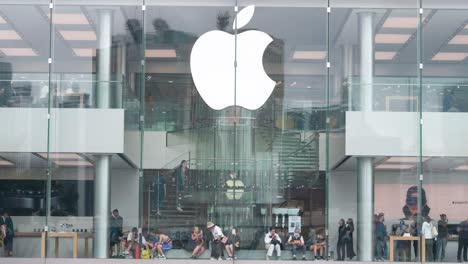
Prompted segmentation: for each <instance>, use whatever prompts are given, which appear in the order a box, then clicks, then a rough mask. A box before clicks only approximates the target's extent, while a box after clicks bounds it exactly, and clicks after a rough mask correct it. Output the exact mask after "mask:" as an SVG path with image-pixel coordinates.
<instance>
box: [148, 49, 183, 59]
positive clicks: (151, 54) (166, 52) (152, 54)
mask: <svg viewBox="0 0 468 264" xmlns="http://www.w3.org/2000/svg"><path fill="white" fill-rule="evenodd" d="M145 57H147V58H176V57H177V53H176V51H175V50H174V49H147V50H145Z"/></svg>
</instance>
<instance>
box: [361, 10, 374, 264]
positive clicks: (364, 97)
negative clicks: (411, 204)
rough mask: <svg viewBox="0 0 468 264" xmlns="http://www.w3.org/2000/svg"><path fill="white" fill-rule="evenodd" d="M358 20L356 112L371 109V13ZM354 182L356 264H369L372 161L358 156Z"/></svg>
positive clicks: (372, 47)
mask: <svg viewBox="0 0 468 264" xmlns="http://www.w3.org/2000/svg"><path fill="white" fill-rule="evenodd" d="M358 17H359V21H358V24H359V49H360V76H361V85H360V93H359V94H360V96H359V99H360V111H363V112H371V111H372V110H373V109H372V108H373V107H372V106H373V91H372V89H373V85H372V84H373V76H374V23H373V18H374V14H373V13H372V12H362V13H359V14H358ZM357 161H358V181H357V184H358V186H357V203H358V204H357V208H358V215H357V218H358V219H357V235H358V237H357V238H358V242H357V250H358V257H359V260H360V261H373V258H374V234H373V233H374V230H373V229H374V224H373V219H374V170H373V158H370V157H360V158H358V159H357Z"/></svg>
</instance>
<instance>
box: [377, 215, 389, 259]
mask: <svg viewBox="0 0 468 264" xmlns="http://www.w3.org/2000/svg"><path fill="white" fill-rule="evenodd" d="M384 221H385V218H384V216H383V215H381V216H380V217H379V222H378V223H377V226H376V228H375V236H376V240H377V241H376V242H375V243H376V247H377V255H376V259H377V261H379V260H381V261H383V260H385V258H386V255H387V241H386V240H385V239H386V238H387V227H386V226H385V224H384Z"/></svg>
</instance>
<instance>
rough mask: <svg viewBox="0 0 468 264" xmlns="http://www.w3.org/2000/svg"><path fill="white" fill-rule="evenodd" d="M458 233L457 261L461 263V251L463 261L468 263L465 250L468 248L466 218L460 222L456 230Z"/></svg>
mask: <svg viewBox="0 0 468 264" xmlns="http://www.w3.org/2000/svg"><path fill="white" fill-rule="evenodd" d="M457 231H458V251H457V260H458V262H462V258H461V253H462V249H463V261H465V262H466V261H468V258H467V248H468V218H467V219H466V220H465V221H463V222H461V223H460V225H459V226H458V228H457Z"/></svg>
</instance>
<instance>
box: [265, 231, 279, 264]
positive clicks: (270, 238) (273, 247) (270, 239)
mask: <svg viewBox="0 0 468 264" xmlns="http://www.w3.org/2000/svg"><path fill="white" fill-rule="evenodd" d="M264 242H265V248H266V250H267V255H266V259H267V260H270V258H271V257H272V256H273V252H274V251H276V255H277V256H278V258H281V238H280V236H279V235H278V234H277V233H276V230H275V228H273V227H270V232H268V233H266V235H265V239H264Z"/></svg>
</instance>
